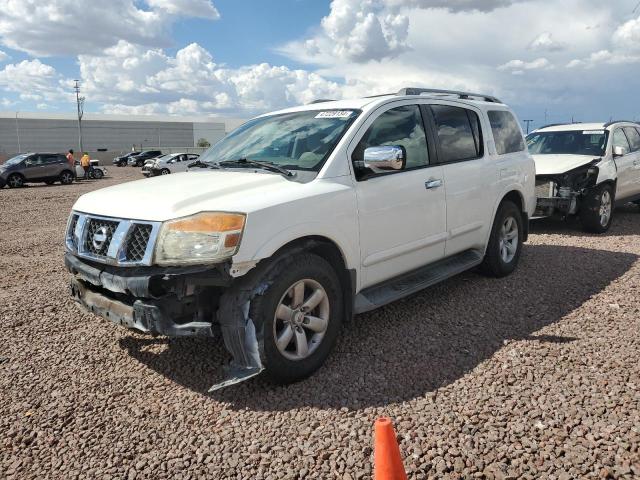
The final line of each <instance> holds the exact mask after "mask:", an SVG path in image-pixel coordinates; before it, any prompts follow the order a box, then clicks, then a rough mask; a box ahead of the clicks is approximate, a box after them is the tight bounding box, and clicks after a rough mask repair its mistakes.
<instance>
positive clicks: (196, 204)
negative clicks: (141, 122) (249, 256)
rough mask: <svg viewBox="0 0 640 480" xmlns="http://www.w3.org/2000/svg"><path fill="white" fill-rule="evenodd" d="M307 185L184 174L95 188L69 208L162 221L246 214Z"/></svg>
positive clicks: (256, 176) (271, 177)
mask: <svg viewBox="0 0 640 480" xmlns="http://www.w3.org/2000/svg"><path fill="white" fill-rule="evenodd" d="M308 185H309V184H302V183H298V182H292V181H291V180H286V179H285V178H284V177H282V176H281V175H277V174H271V173H254V172H237V171H213V170H206V171H198V172H184V173H177V174H173V175H162V176H159V177H153V178H150V179H144V180H137V181H134V182H127V183H122V184H120V185H115V186H113V187H107V188H103V189H101V190H96V191H94V192H90V193H87V194H85V195H82V196H81V197H80V198H79V199H78V201H77V202H76V203H75V205H74V206H73V209H74V210H77V211H80V212H84V213H89V214H94V215H103V216H107V217H117V218H128V219H134V220H149V221H165V220H169V219H172V218H179V217H184V216H187V215H192V214H195V213H198V212H204V211H227V212H243V213H250V212H251V211H255V210H258V209H260V208H263V207H265V206H268V205H273V204H275V203H281V202H286V201H291V200H292V199H293V198H298V196H299V195H300V192H302V191H303V190H304V189H306V188H308Z"/></svg>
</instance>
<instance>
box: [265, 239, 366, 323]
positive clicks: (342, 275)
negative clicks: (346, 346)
mask: <svg viewBox="0 0 640 480" xmlns="http://www.w3.org/2000/svg"><path fill="white" fill-rule="evenodd" d="M298 252H309V253H313V254H315V255H318V256H319V257H320V258H322V259H323V260H325V261H326V262H327V263H329V265H331V267H332V268H333V269H334V271H335V272H336V275H337V276H338V279H339V280H340V285H341V288H342V295H343V299H344V307H345V319H347V320H348V319H350V318H351V317H352V316H353V300H354V298H355V291H356V285H357V272H356V270H355V269H353V268H352V269H350V268H349V267H348V264H347V259H346V257H345V254H344V252H343V251H342V249H341V248H340V247H339V245H338V244H337V243H336V242H334V241H333V240H331V239H330V238H328V237H325V236H322V235H307V236H304V237H300V238H297V239H295V240H291V241H290V242H288V243H286V244H284V245H283V246H281V247H280V248H279V249H277V250H276V251H275V252H274V254H273V255H272V256H271V257H270V258H271V259H273V261H277V260H278V259H280V258H282V257H283V256H287V255H293V254H296V253H298Z"/></svg>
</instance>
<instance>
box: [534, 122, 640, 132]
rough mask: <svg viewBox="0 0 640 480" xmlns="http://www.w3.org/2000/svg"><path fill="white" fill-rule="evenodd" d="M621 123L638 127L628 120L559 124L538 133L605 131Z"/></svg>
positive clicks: (549, 126)
mask: <svg viewBox="0 0 640 480" xmlns="http://www.w3.org/2000/svg"><path fill="white" fill-rule="evenodd" d="M620 123H625V124H628V125H634V126H638V124H637V123H636V122H629V121H626V120H620V121H616V122H607V123H604V122H600V123H559V124H554V125H547V126H546V127H541V128H538V129H536V130H535V131H536V132H568V131H571V132H572V131H577V130H604V129H606V128H609V127H612V126H613V125H617V124H620Z"/></svg>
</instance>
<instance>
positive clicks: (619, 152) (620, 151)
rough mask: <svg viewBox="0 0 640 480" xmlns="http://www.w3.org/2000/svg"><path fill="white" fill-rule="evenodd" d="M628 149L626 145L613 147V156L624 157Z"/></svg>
mask: <svg viewBox="0 0 640 480" xmlns="http://www.w3.org/2000/svg"><path fill="white" fill-rule="evenodd" d="M626 153H627V152H626V151H625V149H624V147H613V156H614V157H624V156H625V155H626Z"/></svg>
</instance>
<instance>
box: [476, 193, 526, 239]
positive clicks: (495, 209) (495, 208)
mask: <svg viewBox="0 0 640 480" xmlns="http://www.w3.org/2000/svg"><path fill="white" fill-rule="evenodd" d="M523 190H524V187H523V185H522V184H521V183H519V182H514V183H511V184H509V185H508V186H506V187H505V188H503V189H502V191H501V192H500V194H499V195H497V196H496V201H495V203H494V205H493V215H492V216H491V226H490V227H489V229H488V231H487V236H486V238H485V242H484V244H485V248H486V246H487V245H488V244H489V237H490V236H491V231H492V226H493V222H494V221H495V219H496V215H497V214H498V207H499V206H500V203H502V200H503V199H504V197H505V196H506V195H507V194H508V193H509V192H513V191H516V192H518V195H520V201H521V202H522V210H523V212H525V213H526V214H527V215H528V216H529V217H531V213H529V208H530V207H531V206H530V203H531V202H528V201H527V199H526V197H525V196H524V194H523V193H522V191H523ZM534 207H535V203H534Z"/></svg>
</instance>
